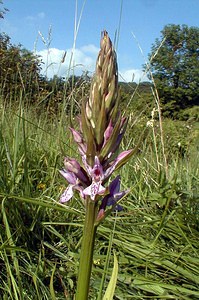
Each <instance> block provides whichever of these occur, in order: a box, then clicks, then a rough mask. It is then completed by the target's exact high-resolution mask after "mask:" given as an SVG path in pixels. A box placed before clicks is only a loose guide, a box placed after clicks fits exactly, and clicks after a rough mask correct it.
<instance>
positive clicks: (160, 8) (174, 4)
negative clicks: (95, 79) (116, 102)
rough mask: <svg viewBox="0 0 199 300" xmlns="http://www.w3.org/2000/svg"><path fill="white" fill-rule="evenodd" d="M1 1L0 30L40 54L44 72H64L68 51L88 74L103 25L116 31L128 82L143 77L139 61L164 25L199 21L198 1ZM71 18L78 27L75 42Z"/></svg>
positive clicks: (79, 69) (76, 65)
mask: <svg viewBox="0 0 199 300" xmlns="http://www.w3.org/2000/svg"><path fill="white" fill-rule="evenodd" d="M121 3H122V10H121ZM3 4H4V7H6V8H8V9H9V10H10V11H9V12H8V13H7V14H6V15H5V19H4V20H0V32H6V33H7V34H8V35H9V36H10V37H11V41H12V42H13V43H15V44H18V43H21V44H22V45H23V46H24V47H25V48H27V49H29V50H33V51H36V53H38V54H39V55H41V56H42V57H43V61H44V62H45V64H44V66H43V72H44V73H45V74H47V75H48V76H53V75H54V74H55V75H60V76H66V75H68V69H69V64H70V61H71V60H70V59H71V53H72V52H73V61H72V66H73V67H74V70H75V73H76V74H78V75H79V74H81V73H82V71H86V70H88V71H90V72H91V73H90V74H91V75H92V72H93V71H94V67H95V61H96V57H97V53H98V50H99V41H100V35H101V31H102V30H103V29H106V30H107V31H108V33H109V35H110V36H111V38H112V40H114V36H115V33H116V32H118V31H119V40H118V47H117V54H118V65H119V73H120V75H121V77H120V80H122V78H123V79H125V80H126V81H131V80H132V78H133V76H134V81H137V82H138V81H139V80H141V81H143V80H145V79H146V77H144V76H143V75H142V65H143V64H144V62H145V59H147V56H148V53H149V52H150V49H151V45H152V44H153V43H154V41H155V39H156V38H159V37H160V31H161V30H162V29H163V27H164V26H165V25H167V24H186V25H188V26H199V0H123V1H121V0H86V1H85V0H34V1H32V0H4V1H3ZM120 17H121V19H120ZM75 21H76V27H78V22H79V27H78V33H77V36H76V39H75V44H74V31H75V30H74V29H75ZM119 24H120V26H119ZM49 32H50V35H49ZM49 36H50V40H49ZM134 36H136V39H135V37H134ZM137 41H138V42H139V44H140V46H141V49H142V52H143V53H141V51H140V49H139V47H138V44H137ZM74 46H75V51H74ZM65 51H66V58H65V61H64V63H61V60H62V57H63V55H64V52H65ZM47 66H48V67H47ZM70 70H72V68H71V65H70Z"/></svg>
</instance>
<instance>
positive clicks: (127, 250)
mask: <svg viewBox="0 0 199 300" xmlns="http://www.w3.org/2000/svg"><path fill="white" fill-rule="evenodd" d="M0 46H1V47H0V51H1V76H0V239H1V240H0V266H1V267H0V294H1V295H2V296H1V299H3V300H7V299H15V300H18V299H20V300H22V299H24V300H26V299H39V300H40V299H73V296H74V294H75V289H76V278H77V271H78V264H79V254H80V249H81V247H80V246H81V238H82V224H83V219H84V207H83V205H82V203H81V201H80V199H79V197H78V195H76V196H75V197H73V199H72V200H71V202H70V203H69V204H67V205H62V204H60V203H59V197H60V195H61V194H62V192H63V190H64V189H65V187H66V183H65V181H64V180H63V179H62V178H61V176H60V175H59V173H58V170H59V169H61V168H62V160H63V156H64V155H68V156H70V157H76V156H77V149H76V147H75V145H74V143H73V142H72V139H71V136H70V133H69V130H68V128H69V126H70V125H71V123H73V125H74V124H75V122H76V116H77V115H78V112H79V106H80V103H81V100H82V97H86V96H87V94H88V91H89V87H90V78H89V77H88V76H87V74H83V76H81V77H75V76H72V77H69V78H65V79H62V78H56V77H55V78H53V79H51V80H47V79H46V78H44V77H42V76H41V75H40V73H39V72H40V63H39V60H38V58H37V57H34V55H33V54H32V53H29V52H28V51H27V50H23V49H21V47H20V46H14V45H12V44H11V43H10V39H9V37H7V36H5V35H2V36H1V45H0ZM120 85H121V109H122V111H123V112H124V113H125V114H126V115H129V125H128V129H127V133H126V135H125V138H124V140H123V144H122V148H124V149H129V148H131V147H132V146H134V145H136V143H137V141H138V140H139V136H140V134H141V133H142V131H143V128H144V127H145V126H146V123H147V122H150V125H151V126H150V127H149V132H148V135H147V137H146V138H145V139H144V140H143V142H142V143H141V145H140V147H139V149H138V151H137V153H136V154H135V155H134V156H133V158H132V159H131V161H130V163H128V164H127V165H126V166H125V167H124V168H123V169H122V171H121V172H120V174H121V177H122V185H123V188H124V189H127V188H129V187H130V189H131V191H130V193H129V194H128V196H127V197H126V198H125V199H123V200H122V201H121V203H120V204H121V205H122V206H123V211H121V212H117V213H115V214H112V215H111V216H110V217H108V218H107V219H106V220H105V222H104V223H103V224H102V225H101V226H100V227H99V228H98V231H97V241H96V245H95V255H94V261H93V273H92V282H91V294H92V298H91V299H98V300H100V299H99V298H97V296H96V295H98V293H99V291H102V294H103V293H104V290H105V288H106V286H107V283H108V281H109V279H110V275H111V272H112V268H113V251H114V252H115V254H116V256H117V259H118V263H119V275H118V279H117V286H116V291H115V296H114V299H198V298H199V239H198V232H199V167H198V161H199V155H198V150H199V124H198V106H197V105H195V103H194V105H193V107H189V113H187V111H186V109H184V110H183V111H180V113H179V117H178V118H177V117H176V118H174V117H170V116H168V115H166V116H165V117H164V116H161V114H160V109H159V104H160V102H159V101H160V100H159V98H158V96H157V94H156V92H157V90H156V88H155V86H154V84H153V83H140V84H135V83H121V84H120ZM192 110H194V111H192ZM169 111H170V110H169Z"/></svg>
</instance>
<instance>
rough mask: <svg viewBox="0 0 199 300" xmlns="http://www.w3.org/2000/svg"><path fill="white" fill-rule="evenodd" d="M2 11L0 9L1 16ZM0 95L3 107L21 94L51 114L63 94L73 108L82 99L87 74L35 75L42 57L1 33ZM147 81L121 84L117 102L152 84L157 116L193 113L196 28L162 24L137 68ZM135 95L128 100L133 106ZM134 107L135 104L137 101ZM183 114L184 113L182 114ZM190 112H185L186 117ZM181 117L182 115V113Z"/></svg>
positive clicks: (198, 83)
mask: <svg viewBox="0 0 199 300" xmlns="http://www.w3.org/2000/svg"><path fill="white" fill-rule="evenodd" d="M4 13H5V9H4V10H0V17H1V18H3V17H4ZM0 61H1V63H0V97H1V99H2V100H3V102H4V103H5V105H7V104H8V103H9V104H10V103H11V104H12V105H15V104H16V103H17V102H18V101H19V99H21V98H22V97H23V98H24V99H25V103H26V105H36V106H37V107H38V108H39V107H40V106H43V105H44V106H47V107H49V110H50V112H51V113H56V112H57V111H58V110H59V107H60V106H61V104H62V102H63V98H65V99H66V97H68V101H67V102H66V105H67V108H66V110H67V109H69V108H70V105H71V104H70V97H72V96H73V98H75V101H74V103H75V105H76V107H75V109H76V110H77V111H78V103H79V102H80V101H81V98H82V97H85V96H88V94H89V87H90V82H91V78H90V77H89V76H88V74H87V73H84V74H82V76H71V77H70V78H67V79H65V78H61V77H57V76H54V77H53V78H51V79H48V78H46V77H44V76H43V75H42V74H41V70H42V60H41V58H40V57H39V56H37V55H35V54H33V53H32V52H31V51H29V50H27V49H24V48H23V47H22V45H13V44H12V43H11V38H10V37H9V36H8V35H7V34H6V33H1V34H0ZM143 70H144V71H145V72H147V74H148V78H149V80H150V81H149V82H143V83H140V84H139V86H138V85H137V84H136V83H134V82H131V83H125V82H121V83H120V86H121V100H122V103H123V104H124V105H125V102H128V101H129V99H130V98H131V97H132V94H133V92H134V91H135V90H136V91H137V92H138V93H141V94H142V95H144V96H143V97H144V98H145V100H143V102H142V105H145V104H144V101H148V100H147V97H148V99H150V97H149V95H150V93H151V88H157V91H158V94H159V97H160V102H161V107H162V112H163V115H165V116H167V117H172V118H178V117H179V116H180V115H182V112H184V111H187V109H192V110H191V114H192V113H195V114H196V115H197V114H199V113H198V110H199V107H198V105H199V76H198V74H199V28H198V27H188V26H187V25H174V24H171V25H166V26H165V27H164V28H163V30H162V31H161V36H160V38H159V39H156V40H155V42H154V44H153V45H152V47H151V52H150V53H149V63H148V64H147V65H144V66H143ZM136 99H137V98H136V97H135V99H134V100H133V101H132V103H133V104H135V101H139V100H136ZM138 106H139V105H138ZM185 115H186V114H185ZM189 117H190V115H189V114H188V116H187V118H189ZM185 118H186V117H185Z"/></svg>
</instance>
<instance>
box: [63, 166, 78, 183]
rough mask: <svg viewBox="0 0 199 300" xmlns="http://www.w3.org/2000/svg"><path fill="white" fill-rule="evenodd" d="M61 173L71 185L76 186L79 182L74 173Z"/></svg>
mask: <svg viewBox="0 0 199 300" xmlns="http://www.w3.org/2000/svg"><path fill="white" fill-rule="evenodd" d="M59 173H60V174H61V175H62V176H63V177H64V178H65V179H66V180H67V181H68V183H70V184H73V185H74V184H76V182H77V177H76V176H75V174H74V173H72V172H68V171H66V170H65V169H63V170H60V171H59Z"/></svg>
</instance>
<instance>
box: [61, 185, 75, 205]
mask: <svg viewBox="0 0 199 300" xmlns="http://www.w3.org/2000/svg"><path fill="white" fill-rule="evenodd" d="M72 196H73V186H72V185H71V184H70V185H69V186H68V187H67V189H66V190H65V191H64V192H63V194H62V195H61V197H60V203H65V202H67V201H68V200H70V199H71V198H72Z"/></svg>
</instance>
